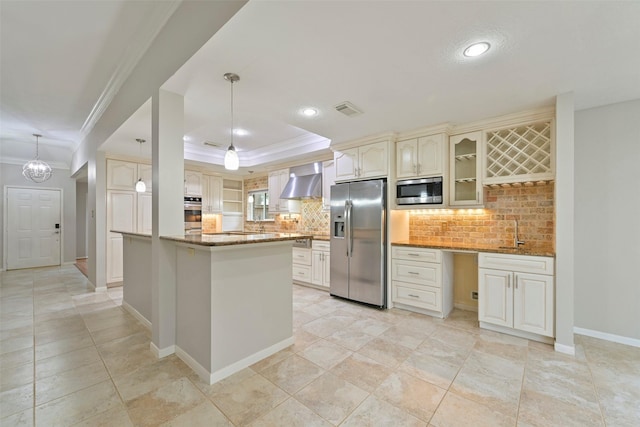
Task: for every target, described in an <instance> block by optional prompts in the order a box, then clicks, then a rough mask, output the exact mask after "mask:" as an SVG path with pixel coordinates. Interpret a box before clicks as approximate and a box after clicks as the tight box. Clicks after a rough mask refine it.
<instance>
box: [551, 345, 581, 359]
mask: <svg viewBox="0 0 640 427" xmlns="http://www.w3.org/2000/svg"><path fill="white" fill-rule="evenodd" d="M553 349H554V350H555V351H557V352H558V353H564V354H570V355H571V356H575V355H576V348H575V347H574V346H572V345H565V344H560V343H557V342H556V343H554V344H553Z"/></svg>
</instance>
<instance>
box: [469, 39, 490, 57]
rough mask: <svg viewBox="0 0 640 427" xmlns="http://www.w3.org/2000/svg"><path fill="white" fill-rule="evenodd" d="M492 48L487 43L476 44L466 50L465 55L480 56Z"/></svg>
mask: <svg viewBox="0 0 640 427" xmlns="http://www.w3.org/2000/svg"><path fill="white" fill-rule="evenodd" d="M490 47H491V45H490V44H489V43H487V42H479V43H474V44H472V45H471V46H469V47H468V48H466V49H465V50H464V52H463V55H464V56H469V57H474V56H480V55H482V54H483V53H485V52H486V51H488V50H489V48H490Z"/></svg>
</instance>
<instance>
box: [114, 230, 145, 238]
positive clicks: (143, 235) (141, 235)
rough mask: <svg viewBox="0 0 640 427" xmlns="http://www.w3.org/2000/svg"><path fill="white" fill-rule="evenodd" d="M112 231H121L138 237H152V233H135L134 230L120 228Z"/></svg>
mask: <svg viewBox="0 0 640 427" xmlns="http://www.w3.org/2000/svg"><path fill="white" fill-rule="evenodd" d="M111 232H112V233H120V234H123V235H126V236H136V237H148V238H151V234H146V233H135V232H133V231H120V230H111Z"/></svg>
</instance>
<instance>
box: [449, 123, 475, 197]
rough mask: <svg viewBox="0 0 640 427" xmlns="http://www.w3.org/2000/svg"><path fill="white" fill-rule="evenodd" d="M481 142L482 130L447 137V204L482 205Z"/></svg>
mask: <svg viewBox="0 0 640 427" xmlns="http://www.w3.org/2000/svg"><path fill="white" fill-rule="evenodd" d="M481 144H482V132H470V133H465V134H462V135H454V136H451V137H450V138H449V150H450V156H449V158H450V162H451V166H450V173H451V176H450V178H449V186H450V187H449V188H450V195H449V204H450V205H452V206H478V205H482V199H483V197H482V184H481V182H480V170H481V162H480V160H481V155H480V152H481Z"/></svg>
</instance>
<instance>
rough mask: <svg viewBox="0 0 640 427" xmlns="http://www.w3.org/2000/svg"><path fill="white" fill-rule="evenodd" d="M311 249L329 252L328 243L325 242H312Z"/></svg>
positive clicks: (329, 246)
mask: <svg viewBox="0 0 640 427" xmlns="http://www.w3.org/2000/svg"><path fill="white" fill-rule="evenodd" d="M311 248H312V249H315V250H317V251H327V252H328V251H329V249H330V248H331V245H330V244H329V242H325V241H324V240H313V241H311Z"/></svg>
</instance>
